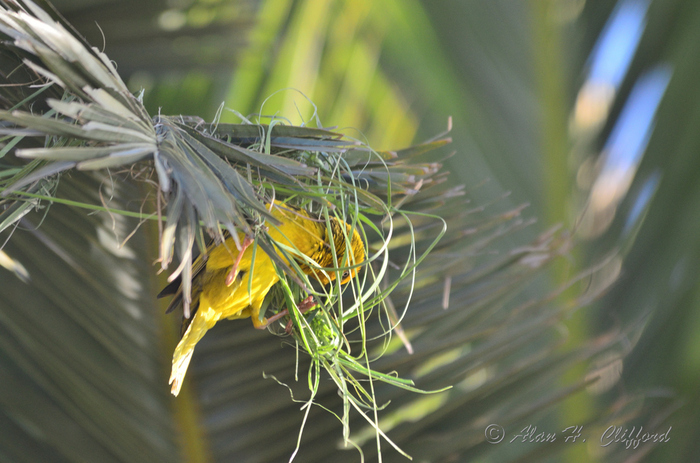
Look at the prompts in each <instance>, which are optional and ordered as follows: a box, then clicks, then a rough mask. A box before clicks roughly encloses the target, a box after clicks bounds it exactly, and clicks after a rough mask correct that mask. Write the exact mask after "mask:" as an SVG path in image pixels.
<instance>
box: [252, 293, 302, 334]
mask: <svg viewBox="0 0 700 463" xmlns="http://www.w3.org/2000/svg"><path fill="white" fill-rule="evenodd" d="M315 305H316V302H315V301H314V297H313V296H309V297H307V298H306V299H304V300H303V301H301V302H300V303H299V305H297V308H298V309H299V311H300V312H301V313H305V312H308V311H309V309H311V308H313V307H314V306H315ZM287 315H289V310H287V309H284V310H282V311H280V312H278V313H276V314H274V315H273V316H271V317H270V318H268V319H267V323H265V324H264V325H262V326H260V328H261V329H262V328H267V327H268V326H270V324H271V323H272V322H276V321H277V320H279V319H280V318H282V317H285V316H287ZM291 323H292V321H291V320H289V322H288V323H287V326H288V328H285V331H286V332H287V333H289V332H290V331H291V329H292V327H291ZM256 328H257V327H256Z"/></svg>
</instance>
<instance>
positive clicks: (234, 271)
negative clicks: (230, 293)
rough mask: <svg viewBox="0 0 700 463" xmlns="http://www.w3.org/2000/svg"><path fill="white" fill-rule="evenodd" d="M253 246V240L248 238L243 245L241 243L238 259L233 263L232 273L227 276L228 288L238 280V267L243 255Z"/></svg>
mask: <svg viewBox="0 0 700 463" xmlns="http://www.w3.org/2000/svg"><path fill="white" fill-rule="evenodd" d="M251 244H253V238H251V237H249V236H246V237H245V239H244V240H243V243H241V250H240V251H239V252H238V257H236V261H235V262H234V263H233V267H231V271H230V272H229V273H228V275H226V286H231V285H232V284H233V282H234V281H235V280H236V276H237V275H238V265H239V264H240V263H241V259H242V258H243V253H244V252H245V250H246V249H248V246H250V245H251Z"/></svg>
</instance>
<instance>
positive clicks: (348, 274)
mask: <svg viewBox="0 0 700 463" xmlns="http://www.w3.org/2000/svg"><path fill="white" fill-rule="evenodd" d="M350 276H351V275H350V270H346V271H344V272H343V277H342V278H341V281H347V280H349V279H350Z"/></svg>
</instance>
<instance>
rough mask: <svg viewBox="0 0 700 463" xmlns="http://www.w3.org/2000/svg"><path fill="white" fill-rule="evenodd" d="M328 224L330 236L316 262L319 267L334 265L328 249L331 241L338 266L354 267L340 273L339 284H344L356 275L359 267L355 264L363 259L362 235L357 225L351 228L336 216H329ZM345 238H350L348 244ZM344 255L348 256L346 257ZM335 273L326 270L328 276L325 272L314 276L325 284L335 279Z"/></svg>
mask: <svg viewBox="0 0 700 463" xmlns="http://www.w3.org/2000/svg"><path fill="white" fill-rule="evenodd" d="M330 225H331V226H330V230H329V233H328V234H329V235H332V236H330V237H329V238H331V239H329V240H328V242H327V244H328V246H327V247H326V250H327V252H325V253H324V256H323V258H322V259H321V260H320V261H319V262H318V263H319V265H320V266H321V267H333V266H334V262H333V252H332V251H331V249H330V242H331V241H332V243H333V247H334V248H335V255H336V257H337V259H338V265H339V266H340V267H354V268H351V269H348V270H345V271H344V272H343V273H342V275H341V280H340V284H343V285H344V284H345V283H347V282H349V281H350V280H351V279H352V278H353V277H354V276H355V275H357V272H358V270H359V269H360V267H355V266H358V265H359V264H361V263H363V262H364V261H365V245H364V243H363V242H362V237H361V236H360V233H359V232H358V230H357V226H356V227H355V228H354V229H353V227H352V226H351V225H349V224H347V223H345V222H343V221H341V220H338V219H337V218H336V217H331V221H330ZM347 238H350V245H347V244H346V239H347ZM348 251H349V252H348ZM346 256H347V257H348V258H346ZM336 273H337V272H328V277H326V275H325V274H318V275H316V278H317V279H318V281H320V282H321V283H322V284H324V285H325V284H327V283H329V282H330V281H334V280H335V279H336ZM329 278H330V280H329Z"/></svg>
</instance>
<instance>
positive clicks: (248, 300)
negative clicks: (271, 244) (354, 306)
mask: <svg viewBox="0 0 700 463" xmlns="http://www.w3.org/2000/svg"><path fill="white" fill-rule="evenodd" d="M272 215H273V216H274V217H275V218H276V219H278V220H279V221H280V222H282V224H281V225H280V226H278V227H274V226H270V227H269V230H268V234H269V235H270V237H271V238H272V239H273V240H274V241H275V242H277V243H279V244H282V245H284V246H287V247H289V248H292V249H295V250H297V251H298V252H300V253H302V254H304V255H305V256H307V257H308V258H309V259H311V260H312V261H313V262H315V263H316V265H317V266H318V267H325V268H328V267H334V263H333V251H332V250H331V242H332V246H333V247H334V248H335V253H336V257H337V259H338V265H340V266H342V267H348V266H352V265H357V264H360V263H362V262H363V261H364V260H365V248H364V245H363V243H362V239H361V238H360V234H359V233H358V231H357V230H353V231H352V237H351V243H350V246H349V248H350V249H351V250H352V255H351V256H349V257H350V258H349V259H346V258H345V254H346V248H348V246H346V241H345V240H346V238H345V237H346V236H349V235H350V233H351V229H350V226H349V225H347V224H344V225H345V231H343V227H342V225H341V224H342V222H341V221H339V220H337V219H335V218H332V219H331V227H330V228H331V230H330V231H327V227H326V223H325V221H323V220H319V219H317V218H312V217H311V216H309V214H308V213H307V212H306V211H304V210H301V209H292V208H288V209H282V208H280V207H276V208H274V209H273V210H272ZM329 235H331V236H330V237H329ZM239 240H240V241H243V240H244V236H243V235H242V234H241V235H239ZM252 257H253V247H252V246H249V247H247V248H246V249H244V250H243V254H242V255H241V256H239V251H238V250H237V248H236V245H235V243H234V241H233V239H232V238H231V237H229V238H227V239H226V240H225V241H224V243H222V244H219V245H217V246H214V247H213V248H211V249H209V250H208V253H207V256H206V264H205V265H206V266H205V267H204V268H203V269H202V270H201V271H200V272H193V274H195V277H194V278H193V282H192V283H193V284H192V305H193V307H197V309H196V312H195V314H194V317H193V318H192V320H191V323H190V324H189V326H188V327H187V330H186V331H185V333H184V334H183V336H182V339H181V340H180V343H179V344H178V345H177V347H176V348H175V352H174V354H173V366H172V372H171V375H170V383H171V384H172V389H171V392H172V393H173V395H178V393H179V392H180V387H181V386H182V381H183V380H184V377H185V373H186V372H187V367H188V365H189V363H190V359H191V358H192V353H193V352H194V347H195V345H196V344H197V342H199V340H200V339H202V337H203V336H204V334H205V333H206V332H207V331H208V330H209V329H211V328H212V327H213V326H214V325H215V324H216V322H218V321H219V320H221V319H224V318H227V319H237V318H248V317H250V318H251V319H252V321H253V325H254V326H255V327H256V328H262V327H265V326H266V325H267V321H266V320H264V319H263V320H260V308H261V306H262V303H263V300H264V299H265V296H266V295H267V293H268V292H269V291H270V288H271V287H272V285H274V284H275V283H277V282H278V281H279V277H278V276H277V273H276V271H275V268H274V265H273V263H272V260H271V259H270V257H269V256H268V255H267V254H266V253H265V252H264V251H262V249H260V248H258V249H257V250H256V254H255V262H254V265H253V266H252V276H251V274H250V272H251V264H252ZM280 257H282V259H283V260H285V261H286V259H285V258H284V257H283V256H282V255H281V256H280ZM202 259H203V257H201V256H200V258H199V259H197V262H195V264H194V267H195V268H197V267H201V266H202V264H203V261H202ZM237 260H238V261H239V263H238V267H237V272H235V273H234V274H232V268H233V266H234V262H236V261H237ZM297 263H298V264H299V266H300V267H301V269H302V270H303V271H304V272H305V273H307V274H308V275H311V276H314V277H315V278H316V279H317V280H318V281H320V282H321V283H322V284H326V283H328V282H329V281H332V280H334V279H335V272H328V273H325V272H322V271H321V270H318V269H317V268H316V269H314V268H312V266H310V265H308V263H305V262H304V261H303V260H302V259H299V258H297ZM356 273H357V268H355V269H352V270H351V271H348V272H346V273H345V274H344V275H343V279H342V281H341V283H346V282H347V281H349V280H350V279H351V278H352V277H353V276H354V275H355V274H356ZM227 283H230V284H228V285H227ZM249 287H250V293H249V292H248V289H249Z"/></svg>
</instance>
